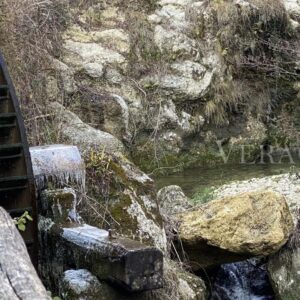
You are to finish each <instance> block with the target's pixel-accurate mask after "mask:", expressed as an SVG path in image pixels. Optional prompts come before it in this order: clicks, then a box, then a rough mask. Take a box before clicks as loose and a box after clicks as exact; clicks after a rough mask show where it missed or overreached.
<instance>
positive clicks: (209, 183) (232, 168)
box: [155, 160, 300, 197]
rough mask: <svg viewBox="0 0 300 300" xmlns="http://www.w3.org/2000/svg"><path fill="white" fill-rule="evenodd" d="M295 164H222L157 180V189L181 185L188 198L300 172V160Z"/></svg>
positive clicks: (188, 170)
mask: <svg viewBox="0 0 300 300" xmlns="http://www.w3.org/2000/svg"><path fill="white" fill-rule="evenodd" d="M294 162H295V164H290V163H287V162H286V163H281V164H253V165H246V164H220V165H217V166H214V167H211V168H202V167H198V168H193V169H187V170H184V171H183V172H180V173H175V174H170V175H165V176H161V177H157V178H155V181H156V187H157V189H160V188H162V187H164V186H168V185H179V186H180V187H181V188H182V189H183V191H184V193H185V194H186V195H187V196H188V197H192V196H193V195H194V194H195V193H197V192H199V191H200V192H201V190H203V189H207V188H210V187H218V186H220V185H222V184H225V183H229V182H232V181H237V180H247V179H251V178H258V177H265V176H271V175H279V174H283V173H288V172H290V171H291V170H294V169H295V170H298V171H299V170H300V160H297V161H294Z"/></svg>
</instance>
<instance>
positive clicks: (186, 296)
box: [177, 271, 208, 300]
mask: <svg viewBox="0 0 300 300" xmlns="http://www.w3.org/2000/svg"><path fill="white" fill-rule="evenodd" d="M177 276H178V291H179V300H205V299H207V295H208V293H207V291H206V287H205V284H204V282H203V280H202V279H201V278H200V277H197V276H195V275H194V274H192V273H188V272H185V271H178V275H177Z"/></svg>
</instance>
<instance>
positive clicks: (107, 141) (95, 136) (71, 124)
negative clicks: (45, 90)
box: [50, 102, 124, 153]
mask: <svg viewBox="0 0 300 300" xmlns="http://www.w3.org/2000/svg"><path fill="white" fill-rule="evenodd" d="M50 107H51V109H52V110H53V111H54V112H55V114H56V118H57V121H58V122H60V125H61V134H62V136H64V137H65V138H66V139H67V140H69V141H71V142H72V143H73V144H75V145H77V146H78V147H79V149H80V150H81V151H82V152H85V151H86V150H88V149H90V148H93V147H96V148H97V149H99V150H100V149H105V150H106V151H108V152H113V153H121V152H124V146H123V144H122V143H121V142H120V141H119V140H118V139H117V138H115V137H114V136H112V135H111V134H109V133H107V132H103V131H101V130H97V129H94V128H93V127H91V126H89V125H87V124H85V123H84V122H82V121H81V120H80V119H79V118H78V117H77V116H76V115H75V114H74V113H72V112H71V111H69V110H67V109H65V108H64V107H63V106H62V105H60V104H59V103H57V102H54V103H51V105H50Z"/></svg>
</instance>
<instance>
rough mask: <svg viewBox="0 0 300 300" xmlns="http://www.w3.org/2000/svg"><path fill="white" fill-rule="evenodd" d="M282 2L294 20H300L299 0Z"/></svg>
mask: <svg viewBox="0 0 300 300" xmlns="http://www.w3.org/2000/svg"><path fill="white" fill-rule="evenodd" d="M283 4H284V6H285V8H286V10H287V11H288V13H289V14H290V16H291V17H292V18H293V19H295V20H296V21H300V2H299V0H284V1H283Z"/></svg>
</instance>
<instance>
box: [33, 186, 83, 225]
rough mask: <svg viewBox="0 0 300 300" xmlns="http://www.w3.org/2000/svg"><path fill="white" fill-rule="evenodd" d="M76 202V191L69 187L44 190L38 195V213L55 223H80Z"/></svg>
mask: <svg viewBox="0 0 300 300" xmlns="http://www.w3.org/2000/svg"><path fill="white" fill-rule="evenodd" d="M76 204H77V203H76V193H75V191H74V190H73V189H71V188H64V189H57V190H44V191H43V192H42V193H41V195H40V201H39V205H40V207H39V209H40V214H41V215H42V216H44V217H46V218H50V219H51V220H53V221H55V222H56V223H65V222H67V221H73V222H77V223H80V217H79V216H78V214H77V211H76Z"/></svg>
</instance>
